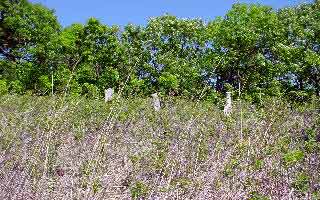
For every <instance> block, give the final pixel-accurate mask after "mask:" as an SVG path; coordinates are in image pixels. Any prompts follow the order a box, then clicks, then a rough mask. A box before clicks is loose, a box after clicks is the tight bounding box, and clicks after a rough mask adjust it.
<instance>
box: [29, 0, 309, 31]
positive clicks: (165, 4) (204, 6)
mask: <svg viewBox="0 0 320 200" xmlns="http://www.w3.org/2000/svg"><path fill="white" fill-rule="evenodd" d="M307 1H308V0H238V1H237V0H115V1H113V0H109V1H108V0H89V1H88V0H31V2H37V3H41V4H43V5H45V6H47V7H49V8H50V9H54V10H55V11H56V15H57V16H58V19H59V21H60V23H61V24H62V25H63V26H68V25H70V24H72V23H85V22H86V20H87V19H88V18H90V17H96V18H98V19H99V20H101V21H102V22H103V23H104V24H108V25H120V26H123V25H126V24H128V23H133V24H138V25H145V24H146V23H147V21H148V19H149V18H150V17H155V16H160V15H163V14H165V13H169V14H172V15H175V16H178V17H184V18H196V17H199V18H202V19H204V20H206V21H207V20H210V19H214V18H215V17H216V16H223V15H224V14H225V13H226V12H227V11H228V10H229V9H230V8H231V6H232V4H233V3H236V2H241V3H260V4H263V5H269V6H272V7H274V8H275V9H278V8H281V7H285V6H292V5H296V4H299V3H302V2H307ZM309 1H310V0H309Z"/></svg>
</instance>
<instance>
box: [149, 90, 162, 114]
mask: <svg viewBox="0 0 320 200" xmlns="http://www.w3.org/2000/svg"><path fill="white" fill-rule="evenodd" d="M151 96H152V101H153V108H154V110H155V111H157V112H158V111H160V108H161V104H160V99H159V97H158V94H157V93H154V94H152V95H151Z"/></svg>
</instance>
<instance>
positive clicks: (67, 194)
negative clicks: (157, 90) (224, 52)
mask: <svg viewBox="0 0 320 200" xmlns="http://www.w3.org/2000/svg"><path fill="white" fill-rule="evenodd" d="M240 105H241V106H240ZM319 105H320V104H319V102H313V104H310V105H305V106H300V107H296V108H292V107H291V106H289V105H288V104H286V103H283V102H281V101H278V100H275V99H274V100H270V101H268V102H264V104H263V105H262V106H261V107H256V106H253V105H247V104H246V103H244V102H242V103H241V104H239V102H234V109H233V113H232V115H231V116H230V117H225V116H224V115H223V112H222V108H221V105H214V104H212V103H211V102H192V101H190V100H185V99H177V98H176V99H166V100H165V101H164V103H163V106H164V108H163V109H162V110H161V111H160V112H159V113H155V112H154V111H153V109H152V107H151V102H150V99H130V100H124V99H120V100H119V101H114V102H112V103H107V104H106V103H104V102H102V101H98V100H88V99H85V98H80V99H64V100H63V99H60V98H50V97H31V96H20V97H18V96H4V97H1V98H0V180H1V181H0V199H130V198H133V199H137V198H141V199H289V198H293V199H312V198H313V199H319V198H320V174H319V171H320V156H319V153H320V127H319V124H320V114H319V110H317V109H319ZM317 106H318V107H317Z"/></svg>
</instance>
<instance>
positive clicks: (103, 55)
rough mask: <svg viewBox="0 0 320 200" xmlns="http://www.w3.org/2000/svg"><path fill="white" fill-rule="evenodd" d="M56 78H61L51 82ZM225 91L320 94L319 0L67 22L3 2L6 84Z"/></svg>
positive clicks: (20, 90)
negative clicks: (119, 21)
mask: <svg viewBox="0 0 320 200" xmlns="http://www.w3.org/2000/svg"><path fill="white" fill-rule="evenodd" d="M52 80H53V82H52ZM110 87H112V88H114V89H115V90H116V91H119V90H121V91H122V94H123V95H127V96H131V95H139V96H145V95H149V94H151V93H154V92H161V93H162V94H164V95H176V96H185V97H200V96H204V97H205V98H216V97H217V96H219V95H220V94H223V93H224V92H225V91H227V90H238V89H239V87H240V88H241V93H242V95H243V97H246V98H249V99H252V100H255V101H258V100H259V98H261V97H264V96H279V97H281V96H284V97H289V98H291V99H295V100H300V101H305V100H307V99H309V98H310V97H312V96H319V95H320V1H314V2H312V3H308V4H301V5H298V6H295V7H289V8H283V9H280V10H274V9H272V8H271V7H268V6H263V5H255V4H234V5H233V7H232V9H231V10H230V11H229V12H228V13H227V14H226V15H225V16H224V17H218V18H216V19H213V20H212V21H209V22H208V23H205V22H204V21H202V20H200V19H179V18H177V17H175V16H171V15H164V16H160V17H156V18H152V19H150V20H149V21H148V23H147V24H146V26H137V25H132V24H129V25H127V26H125V27H124V28H120V27H118V26H111V27H110V26H107V25H104V24H102V23H101V22H99V21H98V20H97V19H95V18H90V19H89V20H88V21H87V23H86V24H73V25H71V26H69V27H66V28H62V27H61V25H60V24H59V23H58V21H57V17H56V16H55V14H54V12H53V11H52V10H49V9H48V8H46V7H44V6H42V5H40V4H32V3H30V2H28V1H27V0H2V1H1V2H0V93H1V94H5V93H17V94H24V93H33V94H38V95H48V94H51V92H52V90H53V92H54V93H55V94H70V95H87V96H89V97H98V96H101V95H102V94H103V91H104V89H106V88H110Z"/></svg>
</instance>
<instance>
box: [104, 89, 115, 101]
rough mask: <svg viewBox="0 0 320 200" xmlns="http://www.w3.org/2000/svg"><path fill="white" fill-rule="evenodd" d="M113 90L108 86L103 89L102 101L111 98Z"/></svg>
mask: <svg viewBox="0 0 320 200" xmlns="http://www.w3.org/2000/svg"><path fill="white" fill-rule="evenodd" d="M113 93H114V90H113V89H112V88H108V89H106V90H105V91H104V101H105V102H109V101H111V100H112V98H113Z"/></svg>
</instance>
